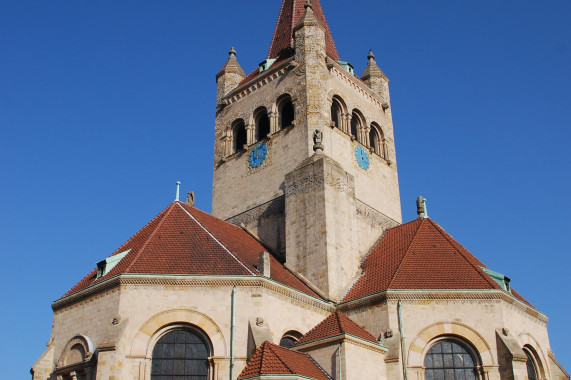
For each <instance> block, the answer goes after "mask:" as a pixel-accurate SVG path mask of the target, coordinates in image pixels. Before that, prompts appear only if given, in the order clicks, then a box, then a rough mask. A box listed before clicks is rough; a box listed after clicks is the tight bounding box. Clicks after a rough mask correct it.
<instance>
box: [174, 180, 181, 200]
mask: <svg viewBox="0 0 571 380" xmlns="http://www.w3.org/2000/svg"><path fill="white" fill-rule="evenodd" d="M179 196H180V181H176V198H175V199H174V200H175V202H178V198H179Z"/></svg>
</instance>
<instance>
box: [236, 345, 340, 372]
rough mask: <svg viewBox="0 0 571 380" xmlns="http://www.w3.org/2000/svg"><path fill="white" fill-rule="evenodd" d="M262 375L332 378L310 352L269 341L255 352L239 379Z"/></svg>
mask: <svg viewBox="0 0 571 380" xmlns="http://www.w3.org/2000/svg"><path fill="white" fill-rule="evenodd" d="M261 375H299V376H305V377H307V378H310V379H316V380H330V379H332V378H331V377H330V376H329V375H328V374H327V373H326V372H325V371H324V370H323V369H322V368H321V367H319V366H318V365H317V364H316V363H315V362H314V361H313V360H312V359H311V357H310V356H309V355H308V354H306V353H303V352H297V351H292V350H290V349H287V348H285V347H281V346H277V345H275V344H272V343H270V342H267V341H266V342H264V343H262V345H261V346H260V347H259V348H258V349H257V350H256V352H254V355H253V356H252V358H251V359H250V360H249V361H248V364H247V365H246V368H244V370H243V371H242V373H241V374H240V376H238V379H247V378H250V377H255V376H261Z"/></svg>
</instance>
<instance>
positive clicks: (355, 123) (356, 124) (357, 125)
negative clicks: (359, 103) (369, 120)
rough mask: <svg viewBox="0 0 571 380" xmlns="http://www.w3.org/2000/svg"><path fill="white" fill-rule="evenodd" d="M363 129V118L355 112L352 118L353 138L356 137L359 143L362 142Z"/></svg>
mask: <svg viewBox="0 0 571 380" xmlns="http://www.w3.org/2000/svg"><path fill="white" fill-rule="evenodd" d="M362 128H363V124H362V123H361V116H360V115H359V114H358V113H357V112H353V115H352V116H351V136H355V139H356V140H357V141H359V142H362V141H361V140H360V137H361V136H360V132H361V129H362Z"/></svg>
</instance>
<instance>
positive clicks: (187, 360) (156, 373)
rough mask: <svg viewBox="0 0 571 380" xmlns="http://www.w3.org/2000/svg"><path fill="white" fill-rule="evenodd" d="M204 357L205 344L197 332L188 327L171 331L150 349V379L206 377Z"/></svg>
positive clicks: (196, 378)
mask: <svg viewBox="0 0 571 380" xmlns="http://www.w3.org/2000/svg"><path fill="white" fill-rule="evenodd" d="M208 356H209V350H208V346H207V344H206V342H205V341H204V339H203V338H202V337H201V336H200V335H199V334H198V333H196V332H195V331H192V330H189V329H177V330H172V331H170V332H168V333H166V334H165V335H164V336H162V337H161V338H160V339H159V340H158V342H157V344H156V345H155V347H154V348H153V357H152V362H151V363H152V365H151V380H163V379H169V380H170V379H192V380H207V379H208Z"/></svg>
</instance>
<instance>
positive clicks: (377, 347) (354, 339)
mask: <svg viewBox="0 0 571 380" xmlns="http://www.w3.org/2000/svg"><path fill="white" fill-rule="evenodd" d="M338 342H349V343H352V344H354V345H356V346H359V347H363V348H367V349H369V350H373V351H376V352H381V353H386V352H388V350H389V349H388V347H386V346H383V345H382V344H380V343H373V342H369V341H367V340H365V339H362V338H359V337H358V336H355V335H351V334H347V333H343V334H339V335H334V336H330V337H326V338H323V339H318V340H315V341H313V342H307V343H304V344H300V345H296V346H294V347H293V349H294V350H296V351H302V352H304V350H306V349H310V348H319V347H321V346H327V345H331V344H332V343H338Z"/></svg>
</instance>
